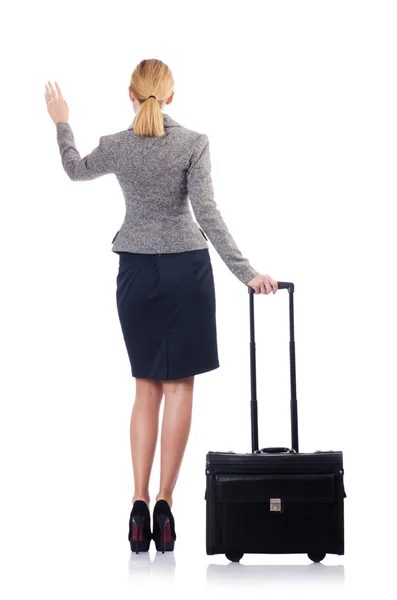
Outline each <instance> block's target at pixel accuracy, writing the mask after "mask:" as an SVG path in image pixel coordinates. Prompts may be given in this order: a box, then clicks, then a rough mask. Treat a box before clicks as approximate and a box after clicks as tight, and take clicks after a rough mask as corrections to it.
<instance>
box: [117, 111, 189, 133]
mask: <svg viewBox="0 0 397 600" xmlns="http://www.w3.org/2000/svg"><path fill="white" fill-rule="evenodd" d="M163 121H164V127H165V128H168V127H180V126H181V125H180V124H179V123H177V122H176V121H174V119H172V118H171V117H170V115H169V114H167V113H163ZM128 129H132V125H130V126H129V127H128Z"/></svg>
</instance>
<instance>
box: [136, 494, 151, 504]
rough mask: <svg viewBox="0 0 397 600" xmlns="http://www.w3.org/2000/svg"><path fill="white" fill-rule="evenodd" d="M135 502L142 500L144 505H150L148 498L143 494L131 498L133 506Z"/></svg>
mask: <svg viewBox="0 0 397 600" xmlns="http://www.w3.org/2000/svg"><path fill="white" fill-rule="evenodd" d="M135 500H143V501H144V502H146V504H147V505H148V506H149V504H150V497H149V496H146V495H144V494H134V495H133V497H132V501H131V504H134V502H135Z"/></svg>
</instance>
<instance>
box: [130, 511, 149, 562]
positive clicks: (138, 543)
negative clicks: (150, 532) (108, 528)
mask: <svg viewBox="0 0 397 600" xmlns="http://www.w3.org/2000/svg"><path fill="white" fill-rule="evenodd" d="M145 518H146V517H144V516H142V515H134V516H133V517H131V526H130V533H129V536H128V538H129V541H130V546H131V551H132V552H135V553H136V554H138V552H147V551H148V550H149V544H150V540H148V539H146V538H145V537H144V536H143V525H144V522H145Z"/></svg>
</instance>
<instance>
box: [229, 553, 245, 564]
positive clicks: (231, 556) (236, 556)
mask: <svg viewBox="0 0 397 600" xmlns="http://www.w3.org/2000/svg"><path fill="white" fill-rule="evenodd" d="M225 556H226V558H227V559H228V560H231V561H232V562H238V561H239V560H240V558H243V556H244V552H241V554H225Z"/></svg>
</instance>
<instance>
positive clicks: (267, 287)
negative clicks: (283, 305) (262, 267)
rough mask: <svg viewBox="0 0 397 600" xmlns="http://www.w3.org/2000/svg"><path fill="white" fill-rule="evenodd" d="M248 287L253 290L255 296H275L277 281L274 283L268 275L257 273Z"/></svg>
mask: <svg viewBox="0 0 397 600" xmlns="http://www.w3.org/2000/svg"><path fill="white" fill-rule="evenodd" d="M247 285H249V286H250V287H252V288H253V289H254V290H255V294H270V292H273V294H275V293H276V292H277V290H278V284H277V281H274V279H272V278H271V277H270V276H269V275H262V274H261V273H258V274H257V275H255V277H254V278H253V279H251V281H249V282H248V284H247Z"/></svg>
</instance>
